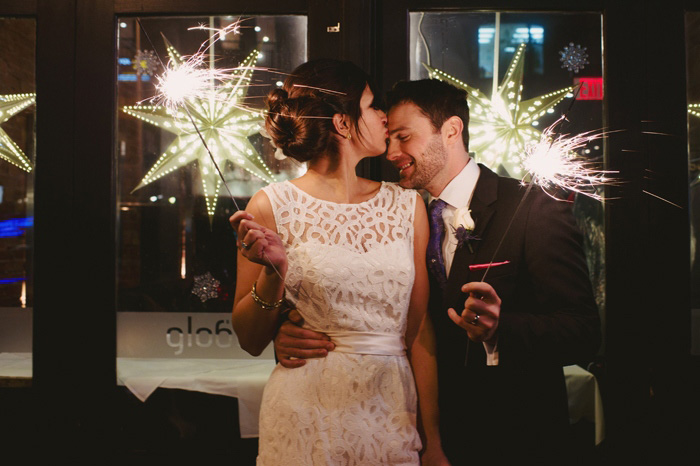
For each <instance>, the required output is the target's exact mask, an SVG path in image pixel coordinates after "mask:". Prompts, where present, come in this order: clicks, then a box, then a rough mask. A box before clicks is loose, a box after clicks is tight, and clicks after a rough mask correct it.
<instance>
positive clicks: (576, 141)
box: [522, 116, 617, 201]
mask: <svg viewBox="0 0 700 466" xmlns="http://www.w3.org/2000/svg"><path fill="white" fill-rule="evenodd" d="M565 118H566V117H565V116H562V117H560V118H559V119H558V120H557V121H555V122H554V123H553V124H552V125H551V126H549V127H548V128H546V129H545V130H544V131H543V132H542V135H541V137H540V140H539V141H537V142H535V143H534V144H530V145H528V146H527V147H526V148H525V153H524V155H523V163H522V165H523V168H524V170H525V171H526V172H527V175H526V176H527V177H529V178H530V183H534V184H536V185H538V186H540V187H541V188H542V190H543V191H544V192H545V193H547V194H549V195H550V196H552V197H554V195H553V194H552V193H551V190H553V189H554V188H560V189H563V190H565V191H570V192H575V193H579V194H583V195H584V196H588V197H590V198H592V199H595V200H597V201H602V200H603V197H602V196H601V195H600V194H598V190H597V188H598V187H600V186H604V185H607V184H610V183H612V182H613V181H614V180H613V179H612V178H611V177H609V176H608V175H610V174H613V173H617V172H614V171H605V170H599V169H597V168H595V165H594V164H593V163H592V162H590V161H589V160H587V159H585V158H582V157H580V156H579V155H578V154H577V152H576V151H577V150H578V149H581V148H583V147H585V146H586V145H587V144H588V143H589V142H591V141H594V140H596V139H600V138H602V137H605V136H606V135H607V134H608V133H606V132H603V131H588V132H585V133H580V134H575V135H555V130H556V127H557V126H558V125H559V124H561V122H562V121H563V120H565Z"/></svg>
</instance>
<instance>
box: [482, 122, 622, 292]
mask: <svg viewBox="0 0 700 466" xmlns="http://www.w3.org/2000/svg"><path fill="white" fill-rule="evenodd" d="M563 121H566V115H562V116H561V117H560V118H559V119H558V120H557V121H555V122H554V123H553V124H552V125H550V126H549V127H547V128H546V129H545V130H544V131H542V134H541V135H540V139H539V140H538V141H537V142H535V143H531V144H529V145H527V146H526V148H525V151H524V153H523V161H522V166H523V169H524V170H525V171H526V175H525V177H523V180H522V183H523V185H525V184H527V189H526V191H525V193H524V194H523V197H522V198H521V199H520V203H519V204H518V206H517V207H516V208H515V211H514V212H513V216H512V217H511V219H510V222H509V223H508V226H507V227H506V229H505V231H504V232H503V236H502V237H501V240H500V242H499V243H498V246H497V247H496V250H495V251H494V254H493V257H492V258H491V261H489V265H488V267H487V268H486V270H485V271H484V275H483V276H482V278H481V281H484V280H485V279H486V275H487V274H488V272H489V270H490V269H491V264H493V261H494V259H495V258H496V254H498V251H499V250H500V249H501V245H502V244H503V240H504V239H505V237H506V235H507V234H508V231H509V230H510V227H511V225H512V224H513V219H515V217H516V215H517V213H518V211H519V210H520V208H521V206H522V205H523V203H524V202H525V199H526V198H527V196H528V194H529V193H530V191H531V190H532V188H533V186H539V187H540V188H541V189H542V191H544V192H545V193H546V194H548V195H549V196H551V197H552V198H554V199H557V200H559V199H558V198H557V197H555V196H554V194H553V193H552V191H553V190H555V189H563V190H566V191H569V192H575V193H578V194H582V195H584V196H588V197H590V198H592V199H595V200H598V201H602V200H603V196H602V195H600V194H599V193H598V188H599V187H601V186H605V185H610V184H612V183H614V182H616V180H615V179H614V178H612V177H611V176H609V175H611V174H613V173H617V172H614V171H606V170H599V169H597V168H595V165H594V164H593V163H592V162H591V161H589V160H587V159H585V158H583V157H581V156H580V155H579V154H578V153H577V150H579V149H581V148H583V147H585V146H586V145H587V144H588V143H589V142H591V141H594V140H596V139H600V138H603V137H605V136H607V134H609V133H608V132H605V131H588V132H585V133H580V134H575V135H567V134H562V135H557V134H556V130H557V128H558V126H559V125H560V124H561V123H562V122H563ZM526 178H529V183H526V182H525V180H526Z"/></svg>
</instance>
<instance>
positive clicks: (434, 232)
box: [426, 199, 447, 288]
mask: <svg viewBox="0 0 700 466" xmlns="http://www.w3.org/2000/svg"><path fill="white" fill-rule="evenodd" d="M446 205H447V203H446V202H445V201H443V200H442V199H435V200H433V201H432V202H431V203H430V207H429V208H428V209H429V211H430V219H429V222H430V240H429V241H428V249H427V251H426V259H427V261H428V270H430V271H431V272H432V273H433V275H434V276H435V278H436V279H437V281H438V283H439V284H440V286H441V287H442V288H444V287H445V284H446V283H447V274H446V273H445V261H444V260H443V259H442V238H443V236H444V232H445V228H444V224H443V222H442V211H443V210H445V206H446Z"/></svg>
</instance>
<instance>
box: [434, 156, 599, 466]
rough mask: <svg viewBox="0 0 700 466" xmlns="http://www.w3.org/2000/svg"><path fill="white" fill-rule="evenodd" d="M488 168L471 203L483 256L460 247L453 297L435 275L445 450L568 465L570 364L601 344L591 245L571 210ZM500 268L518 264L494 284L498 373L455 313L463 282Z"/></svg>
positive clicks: (475, 247) (457, 459)
mask: <svg viewBox="0 0 700 466" xmlns="http://www.w3.org/2000/svg"><path fill="white" fill-rule="evenodd" d="M480 169H481V174H480V176H479V180H478V182H477V185H476V188H475V191H474V195H473V196H472V201H471V204H470V209H471V211H472V217H473V218H474V221H475V224H476V226H475V231H474V234H475V235H476V236H478V237H479V238H480V239H479V240H473V241H472V251H473V252H472V251H470V249H469V248H468V247H466V246H462V247H460V248H458V249H457V251H456V252H455V256H454V259H453V263H452V268H451V271H450V276H449V279H448V281H447V285H446V287H445V289H444V290H443V289H442V288H440V286H439V285H438V284H437V282H436V281H435V280H434V279H433V277H431V302H430V312H431V316H432V319H433V322H434V325H435V331H436V336H437V351H438V354H437V359H438V377H439V402H440V416H441V434H442V437H443V447H444V448H445V451H446V453H447V454H448V457H449V458H450V460H451V461H452V463H453V464H466V463H467V461H468V460H469V462H470V463H472V464H474V463H473V461H475V460H477V459H478V460H479V461H486V462H487V464H563V463H561V458H560V456H559V455H560V454H561V450H562V449H563V448H565V444H566V441H567V439H566V435H567V432H568V408H567V406H568V405H567V395H566V386H565V384H564V375H563V370H562V367H563V366H564V365H568V364H574V363H577V362H581V361H589V360H590V359H591V358H592V357H593V356H594V355H595V352H596V351H597V348H598V345H599V344H600V319H599V316H598V310H597V307H596V304H595V300H594V297H593V291H592V287H591V284H590V279H589V275H588V269H587V266H586V261H585V257H584V254H583V249H582V238H581V235H580V233H579V231H578V229H577V227H576V224H575V221H574V218H573V215H572V213H571V205H570V204H568V203H566V202H562V201H557V200H554V199H552V198H551V197H550V196H548V195H547V194H545V193H544V192H542V190H541V189H539V188H538V187H536V186H535V187H533V188H532V189H530V191H529V192H527V188H526V187H524V186H522V185H521V183H520V182H519V181H518V180H514V179H511V178H504V177H499V176H498V175H496V174H495V173H493V172H492V171H491V170H489V169H488V168H486V167H484V166H480ZM526 192H527V195H525V194H526ZM509 224H510V228H509V227H508V225H509ZM508 228H509V229H508ZM506 229H508V231H507V234H506V236H505V237H504V232H506ZM447 231H449V229H448V230H447ZM501 242H502V244H500V243H501ZM499 244H500V247H499ZM494 254H495V256H494ZM491 261H493V262H494V263H498V262H506V261H508V263H507V264H504V265H498V266H492V268H491V269H490V270H489V272H488V274H487V276H486V279H485V281H486V282H488V283H489V284H491V285H492V286H493V287H494V289H495V290H496V292H497V293H498V295H499V297H500V298H501V300H502V304H501V315H500V321H499V327H498V351H499V365H498V366H496V367H487V366H486V358H485V351H484V348H483V344H481V343H474V342H471V344H469V345H468V343H467V342H468V338H467V335H466V332H465V331H464V330H463V329H461V328H460V327H458V326H457V325H456V324H454V323H453V322H452V321H451V320H450V318H449V317H448V315H447V309H448V308H449V307H452V308H454V309H456V310H457V311H458V312H461V310H462V309H463V307H464V301H465V300H466V298H467V297H466V296H465V295H464V294H463V293H462V292H461V290H460V288H461V286H462V285H463V284H465V283H468V282H472V281H482V277H483V275H484V271H485V270H484V269H480V268H478V267H477V268H474V267H471V268H470V265H472V266H473V265H479V264H487V263H489V262H491ZM467 345H468V346H469V348H468V356H467ZM482 453H483V455H481V454H482ZM514 462H515V463H514ZM477 464H478V463H477Z"/></svg>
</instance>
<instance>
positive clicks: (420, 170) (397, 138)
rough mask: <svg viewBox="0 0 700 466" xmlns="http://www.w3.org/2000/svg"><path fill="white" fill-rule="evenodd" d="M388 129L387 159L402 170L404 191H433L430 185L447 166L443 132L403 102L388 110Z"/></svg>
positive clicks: (415, 109)
mask: <svg viewBox="0 0 700 466" xmlns="http://www.w3.org/2000/svg"><path fill="white" fill-rule="evenodd" d="M388 128H389V148H388V151H387V160H389V162H391V163H392V164H393V165H394V166H395V167H396V169H397V170H398V171H399V175H400V177H401V179H400V181H399V184H400V185H401V186H403V187H404V188H417V189H418V188H425V189H428V191H431V189H430V187H431V183H432V182H433V181H434V180H435V179H436V177H437V175H438V174H439V173H440V172H441V170H443V169H444V168H445V166H446V164H447V151H446V150H445V146H444V144H443V141H442V136H441V134H440V131H436V130H435V128H434V127H433V124H432V123H431V121H430V119H428V117H426V116H425V114H424V113H423V112H422V111H421V110H420V108H419V107H418V106H417V105H415V104H414V103H411V102H405V103H400V104H398V105H395V106H394V107H392V108H391V109H390V110H389V116H388ZM431 192H432V191H431Z"/></svg>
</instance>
